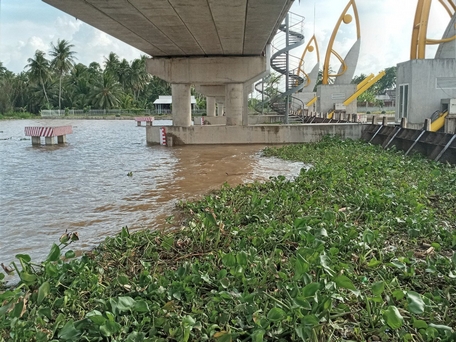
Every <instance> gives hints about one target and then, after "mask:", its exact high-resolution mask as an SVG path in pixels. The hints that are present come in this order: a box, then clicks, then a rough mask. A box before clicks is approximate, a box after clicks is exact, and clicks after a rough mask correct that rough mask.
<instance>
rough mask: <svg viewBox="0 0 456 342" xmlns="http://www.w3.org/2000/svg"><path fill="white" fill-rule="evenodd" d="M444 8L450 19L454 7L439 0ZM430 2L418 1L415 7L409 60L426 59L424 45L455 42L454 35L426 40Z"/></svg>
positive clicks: (452, 4) (455, 6) (454, 9)
mask: <svg viewBox="0 0 456 342" xmlns="http://www.w3.org/2000/svg"><path fill="white" fill-rule="evenodd" d="M439 2H440V4H442V6H443V7H444V8H445V10H446V11H447V13H448V14H449V15H450V18H451V17H452V16H453V15H454V13H455V12H456V5H455V4H454V3H453V2H452V1H450V0H448V1H447V2H445V0H439ZM431 4H432V0H418V4H417V6H416V12H415V19H414V22H413V31H412V43H411V49H410V59H424V58H426V45H431V44H440V43H446V42H451V41H453V40H456V35H455V36H453V37H450V38H446V39H428V38H427V27H428V22H429V13H430V11H431Z"/></svg>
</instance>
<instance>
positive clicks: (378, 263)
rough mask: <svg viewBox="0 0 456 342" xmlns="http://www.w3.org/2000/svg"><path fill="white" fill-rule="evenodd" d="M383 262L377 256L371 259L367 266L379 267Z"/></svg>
mask: <svg viewBox="0 0 456 342" xmlns="http://www.w3.org/2000/svg"><path fill="white" fill-rule="evenodd" d="M381 264H382V262H381V261H380V260H377V258H375V257H374V258H372V259H370V260H369V262H368V263H367V266H369V267H377V266H378V265H381Z"/></svg>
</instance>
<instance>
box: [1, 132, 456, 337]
mask: <svg viewBox="0 0 456 342" xmlns="http://www.w3.org/2000/svg"><path fill="white" fill-rule="evenodd" d="M264 154H265V155H266V156H278V157H281V158H285V159H289V160H296V161H301V162H304V163H306V164H312V165H313V167H312V168H310V169H308V170H305V169H303V170H302V172H301V174H300V175H299V176H298V177H296V178H295V179H294V180H287V179H285V177H277V178H272V179H270V181H269V182H266V183H264V184H263V183H253V184H246V185H240V186H237V187H234V188H231V187H229V186H227V185H226V186H223V187H222V189H221V190H220V191H217V192H212V193H211V194H210V195H208V196H206V197H205V198H204V199H202V200H200V201H197V202H182V203H181V204H180V205H179V206H180V208H181V211H182V212H181V214H180V215H176V216H175V217H173V218H170V220H169V222H170V224H171V225H174V226H175V228H178V229H174V230H172V231H167V232H150V231H142V232H138V233H134V234H130V232H129V231H128V229H127V228H126V227H124V228H122V231H121V232H120V233H119V234H118V235H116V236H114V237H109V238H107V239H106V241H105V242H104V243H102V244H101V245H100V246H99V247H98V248H97V249H96V250H94V251H92V252H90V253H87V254H85V255H83V256H82V257H81V258H79V259H74V258H73V257H74V252H72V251H67V252H66V253H63V252H62V248H61V247H59V246H58V245H54V246H53V247H52V249H51V252H50V254H49V256H48V257H47V259H46V260H45V261H44V262H42V263H40V264H39V265H35V264H34V263H32V261H31V260H30V257H29V256H27V255H23V254H20V255H17V256H16V257H17V259H18V260H19V262H20V265H19V266H15V265H16V264H13V266H14V267H13V269H14V270H16V271H17V272H18V274H19V276H20V279H21V280H20V283H19V284H18V285H17V286H15V287H14V288H6V289H5V290H4V291H3V292H1V291H0V303H1V305H2V306H0V340H1V339H4V340H8V341H9V340H13V341H29V340H36V341H47V340H55V341H80V340H84V341H220V342H227V341H254V342H259V341H347V340H351V341H454V340H455V339H456V334H455V332H454V329H455V328H456V323H455V322H456V306H455V298H456V297H455V291H456V290H455V289H456V287H455V277H456V256H455V253H454V249H455V248H456V231H455V228H456V227H455V224H456V172H455V169H454V167H451V166H448V165H444V164H438V163H435V162H431V161H428V160H425V159H422V158H420V157H405V156H403V154H402V152H396V151H394V150H393V151H384V150H382V149H381V148H380V147H378V146H371V145H368V144H365V143H362V142H357V141H341V140H338V139H329V138H328V139H324V140H323V141H321V142H320V143H317V144H305V145H293V146H286V147H282V148H268V149H266V150H265V151H264ZM65 234H67V235H65ZM65 234H64V235H63V236H62V238H61V239H63V241H64V243H65V244H70V243H72V242H74V241H76V238H74V239H73V238H72V236H73V234H68V233H65ZM63 257H64V259H71V260H69V261H68V260H67V261H64V260H63ZM72 258H73V259H72ZM7 267H9V266H7Z"/></svg>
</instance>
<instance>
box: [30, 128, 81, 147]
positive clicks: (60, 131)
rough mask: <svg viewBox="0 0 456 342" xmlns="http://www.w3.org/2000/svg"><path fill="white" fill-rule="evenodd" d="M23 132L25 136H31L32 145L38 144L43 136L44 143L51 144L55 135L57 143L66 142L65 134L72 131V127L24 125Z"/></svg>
mask: <svg viewBox="0 0 456 342" xmlns="http://www.w3.org/2000/svg"><path fill="white" fill-rule="evenodd" d="M24 132H25V135H26V136H29V137H32V145H40V144H41V139H40V138H41V137H45V142H46V145H53V144H54V137H57V142H58V143H59V144H64V143H66V135H67V134H71V133H73V127H72V126H58V127H25V128H24Z"/></svg>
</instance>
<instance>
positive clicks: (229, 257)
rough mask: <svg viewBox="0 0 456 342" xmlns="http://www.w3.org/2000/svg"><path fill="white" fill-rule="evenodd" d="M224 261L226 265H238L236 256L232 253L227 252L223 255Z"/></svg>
mask: <svg viewBox="0 0 456 342" xmlns="http://www.w3.org/2000/svg"><path fill="white" fill-rule="evenodd" d="M222 262H223V264H224V265H225V266H226V267H234V266H236V257H235V256H234V255H233V254H232V253H228V254H225V255H224V256H223V257H222Z"/></svg>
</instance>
